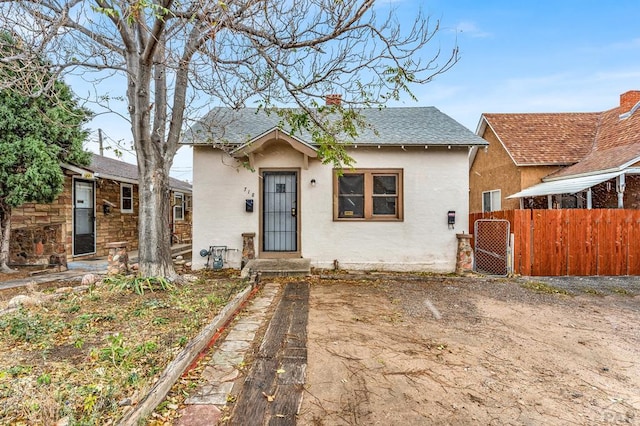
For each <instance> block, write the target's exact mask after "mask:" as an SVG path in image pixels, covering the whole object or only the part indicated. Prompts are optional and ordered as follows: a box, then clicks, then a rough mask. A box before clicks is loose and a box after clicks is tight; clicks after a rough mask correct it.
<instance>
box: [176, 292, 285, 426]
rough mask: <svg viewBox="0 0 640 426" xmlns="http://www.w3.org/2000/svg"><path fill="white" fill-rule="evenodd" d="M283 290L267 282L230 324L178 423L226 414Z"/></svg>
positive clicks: (193, 425)
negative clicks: (243, 367) (247, 360)
mask: <svg viewBox="0 0 640 426" xmlns="http://www.w3.org/2000/svg"><path fill="white" fill-rule="evenodd" d="M279 291H280V286H279V285H278V284H276V283H267V284H265V286H264V288H263V289H262V290H261V292H260V295H259V296H258V297H256V298H254V299H252V300H251V301H250V302H249V304H248V306H247V307H246V308H245V311H244V313H243V315H242V316H240V317H238V318H237V319H236V320H234V322H233V323H232V325H231V326H230V331H229V333H228V334H227V337H226V338H225V339H224V341H223V342H222V344H221V345H220V346H219V347H218V348H217V349H216V350H215V353H214V354H213V356H212V357H211V359H210V360H209V362H208V364H207V366H206V367H205V369H204V371H203V372H202V379H203V383H202V384H201V385H200V387H198V388H197V389H196V391H195V392H194V393H193V395H191V396H190V397H189V398H188V399H187V400H186V401H185V404H186V407H185V408H183V409H182V410H181V412H180V415H181V417H180V419H179V420H178V422H177V423H176V424H177V425H178V426H204V425H212V424H216V423H217V422H218V420H219V419H220V417H221V416H222V409H223V408H224V407H225V405H226V404H227V398H228V395H229V394H231V393H232V390H233V386H234V384H235V381H236V379H238V378H239V377H240V370H239V369H238V367H239V366H240V365H241V364H242V362H243V360H244V359H245V356H246V354H247V351H248V350H249V349H250V348H251V344H252V342H253V341H254V339H255V337H256V333H257V332H258V330H259V329H260V327H261V326H262V325H263V323H264V322H265V321H266V320H267V313H268V311H269V307H270V306H271V304H272V303H273V301H274V299H276V296H277V295H278V292H279Z"/></svg>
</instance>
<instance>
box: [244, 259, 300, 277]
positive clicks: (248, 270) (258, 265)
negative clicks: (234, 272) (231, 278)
mask: <svg viewBox="0 0 640 426" xmlns="http://www.w3.org/2000/svg"><path fill="white" fill-rule="evenodd" d="M253 273H260V275H261V276H263V277H306V276H309V275H311V260H310V259H252V260H250V261H249V262H247V264H246V265H245V267H244V268H243V269H242V274H241V276H243V277H250V276H251V274H253Z"/></svg>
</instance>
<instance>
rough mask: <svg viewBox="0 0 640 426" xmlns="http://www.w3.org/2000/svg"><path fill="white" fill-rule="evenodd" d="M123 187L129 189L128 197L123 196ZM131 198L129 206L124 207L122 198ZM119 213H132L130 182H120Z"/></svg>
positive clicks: (131, 186) (131, 188) (131, 187)
mask: <svg viewBox="0 0 640 426" xmlns="http://www.w3.org/2000/svg"><path fill="white" fill-rule="evenodd" d="M124 188H129V190H130V191H131V196H130V197H125V196H124ZM125 199H127V200H131V208H128V209H126V208H125V207H124V200H125ZM120 213H133V185H132V184H130V183H121V184H120Z"/></svg>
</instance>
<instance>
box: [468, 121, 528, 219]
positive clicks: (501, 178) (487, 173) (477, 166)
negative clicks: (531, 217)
mask: <svg viewBox="0 0 640 426" xmlns="http://www.w3.org/2000/svg"><path fill="white" fill-rule="evenodd" d="M482 137H483V138H484V139H485V140H486V141H487V142H489V147H488V148H487V149H486V151H485V150H484V149H479V150H478V153H477V155H476V158H475V161H474V162H473V165H472V166H471V170H470V172H469V188H470V195H469V202H470V204H469V210H470V211H471V212H472V213H475V212H481V211H482V193H483V192H485V191H494V190H497V189H499V190H500V196H501V210H509V209H517V208H519V205H520V202H519V201H518V200H507V199H506V198H505V197H507V196H509V195H511V194H515V193H516V192H518V191H520V190H521V189H522V188H521V186H520V170H519V169H518V167H516V165H515V164H514V162H513V160H512V159H511V157H510V156H509V154H508V153H507V151H506V150H505V149H504V146H502V143H500V141H499V140H498V138H497V137H496V135H495V134H494V133H493V131H492V130H491V129H490V128H487V129H486V130H485V132H484V134H483V135H482Z"/></svg>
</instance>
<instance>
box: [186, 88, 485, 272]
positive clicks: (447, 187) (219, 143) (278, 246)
mask: <svg viewBox="0 0 640 426" xmlns="http://www.w3.org/2000/svg"><path fill="white" fill-rule="evenodd" d="M328 101H329V99H328ZM334 101H335V100H332V102H334ZM360 112H361V114H362V115H363V116H364V118H365V119H366V122H367V123H369V124H370V125H371V127H370V128H369V127H368V128H366V129H363V130H362V131H361V132H360V134H359V135H358V136H357V137H355V138H354V139H353V140H351V141H350V144H349V145H347V148H346V149H347V152H348V154H349V155H350V156H351V157H352V158H353V159H354V160H355V165H354V167H353V168H346V169H342V170H338V169H335V168H333V167H332V166H331V165H327V164H324V163H323V162H322V161H321V160H320V159H319V157H320V154H319V152H318V147H317V146H316V145H314V144H313V142H312V140H311V137H310V136H309V135H307V134H304V133H302V134H300V133H292V132H291V131H289V130H288V129H287V128H284V127H282V126H281V125H280V124H279V121H280V118H279V117H278V116H277V115H276V114H266V113H265V112H264V111H263V110H257V109H253V108H244V109H240V110H231V109H227V108H215V109H213V110H212V111H210V112H209V113H208V114H207V115H206V116H205V117H204V118H203V119H202V120H201V122H200V123H199V124H198V125H197V126H194V128H193V129H192V132H191V137H189V138H185V139H184V140H183V143H187V144H191V145H193V147H194V150H193V171H194V182H193V197H194V203H195V205H196V206H197V209H195V210H194V212H193V226H194V233H193V235H194V239H193V250H194V252H195V253H198V252H200V251H201V250H204V252H203V253H206V251H207V250H209V249H210V248H211V247H215V248H222V250H223V251H224V253H225V254H226V257H225V260H226V265H228V266H231V267H235V268H238V267H241V266H242V264H243V263H244V261H246V259H243V253H244V257H245V258H247V257H248V258H251V257H252V256H253V254H254V253H255V256H256V257H257V258H258V259H273V258H305V259H309V260H310V262H311V266H313V267H316V268H322V269H330V268H335V267H340V268H346V269H362V270H413V271H434V272H451V271H453V270H454V269H455V263H456V248H457V238H456V233H464V232H467V231H468V190H469V188H468V156H469V150H470V148H471V147H476V146H484V145H486V142H485V141H484V140H483V139H481V138H480V137H478V136H476V135H474V134H473V132H471V131H470V130H468V129H466V128H465V127H463V126H462V125H461V124H459V123H458V122H456V121H455V120H453V119H452V118H451V117H449V116H447V115H445V114H443V113H442V112H440V111H439V110H438V109H436V108H434V107H419V108H383V109H364V110H361V111H360ZM247 253H249V255H248V256H247ZM206 265H207V259H206V258H204V257H202V258H200V257H197V256H195V257H194V259H193V268H194V269H198V268H203V267H205V266H206Z"/></svg>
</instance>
